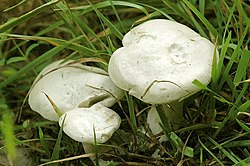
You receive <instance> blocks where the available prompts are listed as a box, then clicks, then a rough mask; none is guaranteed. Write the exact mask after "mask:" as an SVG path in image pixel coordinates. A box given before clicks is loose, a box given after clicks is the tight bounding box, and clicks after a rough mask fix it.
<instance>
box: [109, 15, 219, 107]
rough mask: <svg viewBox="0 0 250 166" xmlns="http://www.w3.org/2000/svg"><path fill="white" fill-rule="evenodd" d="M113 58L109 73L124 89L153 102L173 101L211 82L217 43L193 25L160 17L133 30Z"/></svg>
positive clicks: (148, 101) (145, 100) (125, 37)
mask: <svg viewBox="0 0 250 166" xmlns="http://www.w3.org/2000/svg"><path fill="white" fill-rule="evenodd" d="M122 43H123V47H122V48H119V49H117V50H116V51H115V52H114V53H113V55H112V57H111V59H110V62H109V75H110V77H111V79H112V81H113V82H114V83H115V84H116V85H117V86H118V87H120V88H121V89H123V90H126V91H129V94H130V95H133V96H135V97H137V98H138V99H140V100H142V101H144V102H146V103H150V104H162V103H170V102H172V101H176V100H178V99H181V98H184V97H185V96H188V95H190V94H193V93H195V92H197V91H199V90H200V89H199V88H198V87H196V86H195V85H193V84H192V82H193V81H194V80H195V79H198V80H199V81H200V82H202V83H203V84H205V85H207V84H208V83H209V82H210V79H211V68H212V61H213V56H214V50H215V46H214V45H213V44H212V43H211V42H210V41H209V40H207V39H205V38H203V37H201V36H200V35H199V34H198V33H196V32H195V31H193V30H192V29H190V28H189V27H187V26H185V25H182V24H180V23H177V22H173V21H169V20H164V19H156V20H151V21H147V22H145V23H143V24H141V25H139V26H137V27H135V28H133V29H132V30H131V31H129V32H128V33H127V34H126V35H125V36H124V38H123V40H122Z"/></svg>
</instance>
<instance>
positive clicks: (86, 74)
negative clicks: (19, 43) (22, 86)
mask: <svg viewBox="0 0 250 166" xmlns="http://www.w3.org/2000/svg"><path fill="white" fill-rule="evenodd" d="M45 94H46V95H47V96H48V97H49V98H50V99H51V100H52V101H53V102H54V103H55V105H56V106H57V107H58V108H59V110H60V111H61V112H62V113H65V112H67V111H70V110H73V109H74V108H79V107H84V108H88V107H91V106H92V105H93V104H95V103H101V104H103V105H104V106H107V107H110V106H112V105H113V104H115V103H116V102H117V101H118V100H120V99H121V98H122V97H123V95H124V94H123V91H122V90H121V89H119V88H118V87H117V86H116V85H115V84H114V83H113V82H112V81H111V79H110V77H109V76H108V73H107V72H105V71H104V70H102V69H99V68H96V67H90V66H85V65H82V64H80V63H74V61H67V62H63V60H59V61H56V62H54V63H52V64H50V65H49V66H47V67H46V68H44V70H42V71H41V73H40V74H39V75H38V77H37V78H36V80H35V81H34V84H33V87H32V88H31V91H30V94H29V99H28V102H29V105H30V107H31V109H32V110H34V111H36V112H38V113H39V114H41V115H42V116H43V117H44V118H46V119H48V120H51V121H58V120H59V117H58V115H57V114H56V112H55V110H54V109H53V107H52V105H51V103H50V102H49V100H48V98H47V97H46V95H45Z"/></svg>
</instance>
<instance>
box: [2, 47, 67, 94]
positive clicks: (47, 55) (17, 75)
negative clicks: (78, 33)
mask: <svg viewBox="0 0 250 166" xmlns="http://www.w3.org/2000/svg"><path fill="white" fill-rule="evenodd" d="M66 47H67V46H66V45H65V46H60V47H55V48H53V49H51V50H49V51H47V52H46V53H44V54H42V55H41V56H39V57H38V58H36V59H35V60H34V61H32V62H30V63H29V64H27V65H26V66H24V67H23V68H21V69H20V70H18V71H17V72H16V73H15V74H14V75H12V76H11V77H9V78H7V79H6V80H4V81H3V82H1V83H0V89H2V88H4V87H6V86H7V85H8V84H10V83H12V82H13V81H15V80H17V79H18V78H20V77H22V76H23V74H24V73H26V72H28V71H30V70H32V69H33V68H34V67H36V66H37V65H38V64H40V63H42V62H44V61H46V60H47V59H49V58H51V57H53V56H56V54H58V53H59V52H60V51H62V50H63V49H65V48H66Z"/></svg>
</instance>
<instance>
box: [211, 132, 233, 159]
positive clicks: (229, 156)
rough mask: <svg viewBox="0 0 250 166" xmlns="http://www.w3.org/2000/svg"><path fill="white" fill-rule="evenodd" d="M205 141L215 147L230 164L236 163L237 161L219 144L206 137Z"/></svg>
mask: <svg viewBox="0 0 250 166" xmlns="http://www.w3.org/2000/svg"><path fill="white" fill-rule="evenodd" d="M206 138H207V139H209V141H210V142H212V144H214V145H215V146H216V147H215V148H218V149H220V151H221V152H222V153H223V154H224V155H225V156H226V157H228V158H229V159H230V160H231V161H232V162H234V163H238V160H236V159H235V158H234V157H233V156H232V155H231V154H230V153H229V152H228V151H227V150H226V149H224V148H223V147H222V146H221V145H220V144H218V143H217V142H216V141H215V140H214V139H212V138H211V137H209V136H206Z"/></svg>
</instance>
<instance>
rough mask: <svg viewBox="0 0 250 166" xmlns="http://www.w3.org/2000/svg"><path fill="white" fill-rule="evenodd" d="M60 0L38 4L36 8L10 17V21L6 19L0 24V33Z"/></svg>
mask: <svg viewBox="0 0 250 166" xmlns="http://www.w3.org/2000/svg"><path fill="white" fill-rule="evenodd" d="M59 1H60V0H52V1H50V2H48V3H46V4H44V5H41V6H39V7H38V8H36V9H34V10H32V11H30V12H28V13H26V14H24V15H22V16H20V17H18V18H15V19H12V20H10V21H8V22H7V23H5V24H3V25H1V26H0V33H2V32H5V31H6V30H8V29H11V28H13V27H15V26H16V25H19V24H21V23H23V22H24V21H26V20H28V19H31V18H33V17H34V16H36V15H37V14H39V13H42V12H43V11H45V10H47V9H49V8H50V6H52V5H54V4H56V3H58V2H59Z"/></svg>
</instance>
